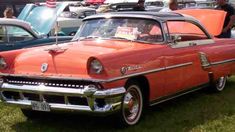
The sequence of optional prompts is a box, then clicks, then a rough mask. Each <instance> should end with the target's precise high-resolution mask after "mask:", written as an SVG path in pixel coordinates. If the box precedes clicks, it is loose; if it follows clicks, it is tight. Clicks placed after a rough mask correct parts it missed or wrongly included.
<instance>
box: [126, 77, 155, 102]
mask: <svg viewBox="0 0 235 132" xmlns="http://www.w3.org/2000/svg"><path fill="white" fill-rule="evenodd" d="M133 82H137V84H138V85H139V86H140V90H141V92H142V93H143V98H144V106H149V97H150V87H149V81H148V79H147V78H146V77H145V76H136V77H132V78H129V79H128V80H127V81H126V84H125V87H126V86H127V85H128V84H130V83H133Z"/></svg>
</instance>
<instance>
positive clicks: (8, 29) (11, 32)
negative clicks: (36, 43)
mask: <svg viewBox="0 0 235 132" xmlns="http://www.w3.org/2000/svg"><path fill="white" fill-rule="evenodd" d="M4 33H5V37H4V38H3V40H4V42H7V43H9V42H19V41H28V40H32V39H33V38H34V37H33V36H32V35H31V34H30V33H29V32H28V31H26V30H25V29H23V28H20V27H16V26H5V28H4Z"/></svg>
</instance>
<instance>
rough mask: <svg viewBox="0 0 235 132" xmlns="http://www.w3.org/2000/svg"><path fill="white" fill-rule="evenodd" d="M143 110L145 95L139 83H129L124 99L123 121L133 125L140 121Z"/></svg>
mask: <svg viewBox="0 0 235 132" xmlns="http://www.w3.org/2000/svg"><path fill="white" fill-rule="evenodd" d="M142 110H143V95H142V91H141V89H140V87H139V86H138V84H135V83H132V84H130V85H127V90H126V93H125V95H124V98H123V101H122V109H121V116H120V119H121V123H122V124H123V125H125V126H131V125H135V124H137V123H138V121H139V120H140V117H141V115H142Z"/></svg>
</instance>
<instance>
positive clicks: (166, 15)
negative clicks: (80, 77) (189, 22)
mask: <svg viewBox="0 0 235 132" xmlns="http://www.w3.org/2000/svg"><path fill="white" fill-rule="evenodd" d="M107 17H131V18H152V19H159V20H172V19H184V18H186V16H185V15H182V14H180V13H176V12H148V11H129V12H110V13H103V14H96V15H92V16H88V17H86V18H85V19H84V20H88V19H95V18H107ZM188 18H190V19H191V17H188Z"/></svg>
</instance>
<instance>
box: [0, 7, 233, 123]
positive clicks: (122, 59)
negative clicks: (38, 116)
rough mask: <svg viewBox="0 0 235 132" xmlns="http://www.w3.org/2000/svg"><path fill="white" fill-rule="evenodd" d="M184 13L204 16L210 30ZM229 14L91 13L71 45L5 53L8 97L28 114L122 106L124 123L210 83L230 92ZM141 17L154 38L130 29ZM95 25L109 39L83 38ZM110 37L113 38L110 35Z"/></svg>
mask: <svg viewBox="0 0 235 132" xmlns="http://www.w3.org/2000/svg"><path fill="white" fill-rule="evenodd" d="M202 12H203V13H202ZM182 14H190V15H191V16H194V17H196V18H198V20H199V21H201V23H202V24H204V25H205V27H204V26H203V25H201V24H200V22H199V21H198V20H196V19H194V18H192V17H190V16H187V15H182ZM212 14H213V15H212ZM225 15H226V13H225V12H223V11H215V10H203V11H201V10H182V11H178V13H146V12H128V13H111V14H101V15H95V16H90V17H88V18H86V19H85V20H84V25H83V26H82V27H81V29H80V30H81V31H80V33H78V34H77V35H76V36H77V38H78V39H76V36H75V40H74V41H73V42H71V43H66V44H62V45H58V46H56V45H55V46H45V47H40V48H32V49H25V50H17V51H10V52H2V53H0V55H1V58H0V64H1V65H0V67H1V73H0V75H1V88H0V90H1V96H2V99H3V101H4V102H6V103H8V104H15V105H19V106H20V107H21V108H22V109H23V112H24V114H25V115H27V116H29V114H28V113H29V112H32V111H31V109H33V110H40V111H53V110H63V111H71V110H72V111H78V112H79V111H82V112H90V113H99V114H106V113H113V112H116V111H118V112H120V116H119V118H120V119H121V121H122V123H124V124H125V125H134V124H136V123H137V122H138V121H139V119H140V116H141V113H142V109H143V107H144V106H145V105H150V106H151V105H155V104H158V103H161V102H163V101H166V100H169V99H172V98H174V97H178V96H180V95H183V94H186V93H188V92H192V91H195V90H198V89H200V88H203V87H205V86H210V87H211V88H213V89H214V90H215V91H222V90H223V89H224V86H225V83H226V79H227V77H228V76H230V75H233V74H234V73H235V63H234V61H235V54H234V52H235V40H233V39H217V38H215V37H213V36H216V35H218V34H219V33H220V32H221V30H222V25H223V23H222V22H221V21H223V20H224V17H225ZM203 16H204V17H203ZM206 16H207V17H206ZM212 17H213V18H214V19H215V18H219V19H215V20H218V21H215V22H214V23H213V24H211V23H208V20H206V19H209V18H212ZM120 18H121V19H122V20H125V21H123V22H120V20H121V19H120ZM205 18H206V19H205ZM119 19H120V20H119ZM116 20H117V21H116ZM136 21H137V22H145V23H143V24H144V26H147V28H146V29H145V31H147V29H149V28H151V29H150V30H149V32H148V34H147V36H148V37H150V38H146V37H143V39H137V37H136V36H135V35H136V34H135V33H137V35H138V37H139V36H145V35H146V34H141V33H144V32H145V31H142V30H139V29H141V28H142V27H143V26H142V27H134V28H130V27H128V26H127V25H128V24H130V23H131V24H132V25H133V23H134V22H136ZM125 22H126V23H125ZM105 23H106V24H107V25H108V27H109V26H113V27H111V28H110V29H109V28H107V25H105ZM117 23H118V24H119V25H118V26H117V25H116V24H117ZM123 23H125V24H126V25H125V24H124V25H125V26H122V25H123ZM146 23H148V24H146ZM92 24H93V27H92V26H91V27H92V28H91V27H90V25H92ZM99 24H100V25H99ZM102 24H104V25H105V26H103V25H102ZM150 24H153V26H149V25H150ZM97 25H98V26H97ZM137 25H140V23H138V24H137ZM94 26H95V28H99V27H102V28H100V29H99V30H98V29H97V30H96V29H94ZM126 26H127V27H128V28H127V27H126ZM154 26H155V27H154ZM181 26H182V27H181ZM114 28H116V29H115V32H114V33H113V30H111V29H114ZM88 29H90V30H95V31H96V32H101V33H104V34H105V35H106V36H105V37H103V38H102V37H101V36H99V37H97V36H94V35H93V36H92V35H91V34H89V35H87V36H83V34H88V32H89V31H88ZM104 29H105V30H104ZM106 29H108V30H106ZM130 29H131V30H130ZM137 29H138V30H137ZM103 30H104V31H103ZM83 31H86V32H83ZM96 32H95V33H92V34H97V33H96ZM106 32H109V34H107V33H106ZM152 32H153V33H152ZM101 33H100V34H101ZM100 34H99V35H100ZM110 34H114V35H113V36H111V37H110V36H109V37H107V35H110ZM159 34H160V36H159ZM107 38H108V39H107ZM130 38H131V39H130ZM156 38H157V39H156ZM79 102H80V103H79ZM42 107H46V108H45V109H44V108H42ZM33 112H34V111H33Z"/></svg>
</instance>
